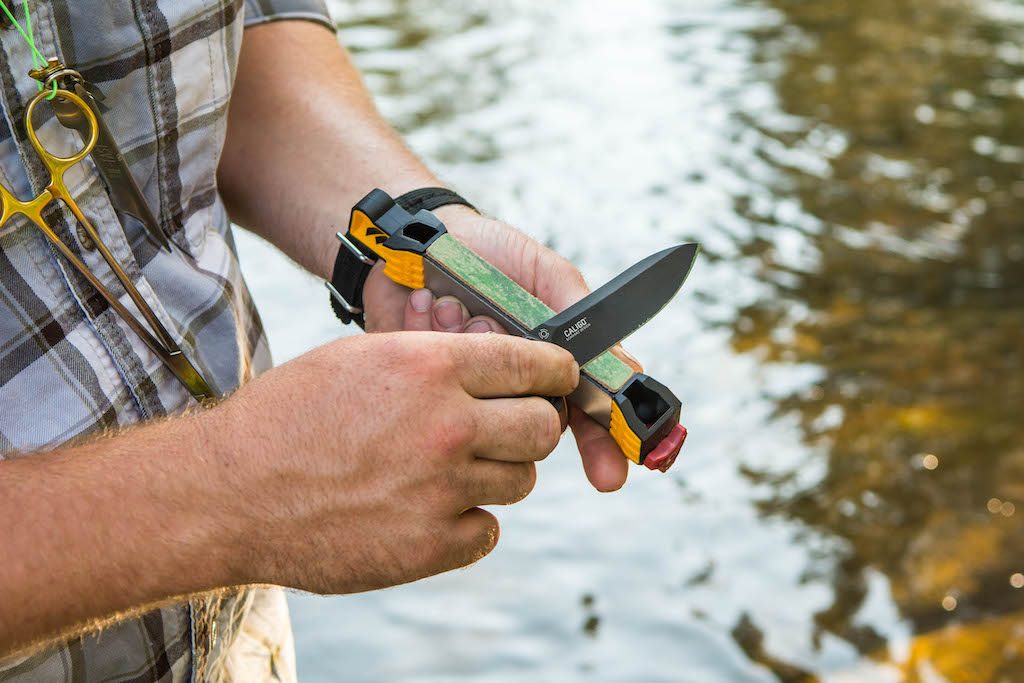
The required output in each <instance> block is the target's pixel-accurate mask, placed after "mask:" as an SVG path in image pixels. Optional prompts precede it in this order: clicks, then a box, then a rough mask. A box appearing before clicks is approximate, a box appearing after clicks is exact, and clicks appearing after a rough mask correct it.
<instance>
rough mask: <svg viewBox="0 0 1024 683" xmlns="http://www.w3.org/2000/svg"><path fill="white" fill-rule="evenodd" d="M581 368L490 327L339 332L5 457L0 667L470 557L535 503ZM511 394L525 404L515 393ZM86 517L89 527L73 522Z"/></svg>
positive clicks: (400, 577)
mask: <svg viewBox="0 0 1024 683" xmlns="http://www.w3.org/2000/svg"><path fill="white" fill-rule="evenodd" d="M578 381H579V368H578V367H577V366H576V363H575V362H574V361H573V359H572V357H571V356H570V355H569V354H568V353H566V352H565V351H563V350H561V349H559V348H557V347H555V346H552V345H550V344H541V343H539V342H531V341H527V340H525V339H515V338H512V337H508V336H500V335H449V334H435V333H429V332H425V333H402V334H380V335H366V336H362V337H358V338H352V339H343V340H341V341H338V342H334V343H332V344H328V345H327V346H323V347H320V348H319V349H316V350H314V351H311V352H310V353H307V354H305V355H303V356H301V357H299V358H296V359H295V360H293V361H292V362H290V363H287V364H285V365H282V366H281V367H279V368H275V369H273V370H270V371H269V372H267V373H265V374H264V375H262V376H261V377H259V378H258V379H256V380H254V381H253V382H251V383H249V384H247V385H246V386H245V387H243V388H241V389H239V390H238V391H237V392H236V393H235V394H234V395H232V396H231V397H230V398H228V399H226V400H225V401H224V402H223V403H221V404H220V405H218V406H216V407H214V408H211V409H209V410H203V411H198V412H194V413H191V414H187V415H183V416H179V417H174V418H170V419H166V420H155V421H153V422H151V423H150V424H147V425H144V426H141V427H137V428H133V429H129V430H126V431H125V432H123V433H117V434H111V435H107V436H105V437H103V438H99V439H93V440H90V441H87V442H85V443H82V444H79V445H75V446H70V447H67V448H63V449H58V450H55V451H50V452H47V453H36V454H33V455H32V456H31V457H27V458H13V459H11V460H0V516H2V517H3V518H4V519H16V520H17V522H18V523H17V524H9V525H7V526H6V527H5V529H4V531H3V534H2V535H0V541H2V543H0V548H2V549H3V552H4V555H3V562H0V658H3V657H5V656H6V655H8V654H11V653H14V652H18V651H20V650H24V649H26V648H31V647H32V646H33V645H36V644H39V643H41V642H43V641H46V640H50V639H55V638H60V637H68V636H69V635H71V634H73V633H76V632H78V631H79V630H80V629H82V628H83V627H87V626H88V627H95V626H96V625H98V624H100V623H102V622H103V620H105V619H109V618H112V617H114V616H115V615H118V614H120V615H122V616H123V615H124V614H126V613H141V611H142V610H146V609H152V607H153V606H154V605H158V604H161V603H164V602H167V601H171V600H174V599H175V598H174V596H180V595H188V594H191V593H197V592H202V591H208V590H211V589H215V588H221V587H224V586H235V585H240V584H249V583H275V584H280V585H284V586H293V587H296V588H301V589H305V590H311V591H316V592H320V593H351V592H355V591H362V590H369V589H373V588H381V587H384V586H391V585H396V584H400V583H405V582H407V581H413V580H415V579H418V578H422V577H424V576H429V575H431V574H437V573H439V572H443V571H446V570H449V569H453V568H455V567H460V566H463V565H466V564H469V563H471V562H474V561H476V560H478V559H480V558H481V557H483V556H484V555H486V554H487V553H488V552H490V550H491V549H492V548H493V547H494V545H495V543H496V542H497V540H498V523H497V521H495V519H494V517H493V516H492V515H491V514H490V513H488V512H484V511H483V510H481V509H480V508H479V507H477V506H480V505H505V504H509V503H514V502H516V501H518V500H520V499H522V498H523V497H524V496H526V495H527V494H528V493H529V492H530V490H531V489H532V487H533V484H534V480H535V471H534V461H536V460H541V459H542V458H544V457H545V456H546V455H547V454H548V453H550V452H551V450H552V449H553V448H554V447H555V444H557V443H558V440H559V437H560V436H561V432H562V428H561V424H560V421H559V417H558V413H557V411H556V410H555V409H554V408H553V407H552V406H551V404H550V403H549V402H548V401H546V400H544V399H543V398H538V396H564V395H566V394H568V393H569V392H571V391H572V390H573V388H574V387H575V386H576V383H577V382H578ZM509 397H520V398H509ZM82 520H88V522H89V523H88V524H83V523H82Z"/></svg>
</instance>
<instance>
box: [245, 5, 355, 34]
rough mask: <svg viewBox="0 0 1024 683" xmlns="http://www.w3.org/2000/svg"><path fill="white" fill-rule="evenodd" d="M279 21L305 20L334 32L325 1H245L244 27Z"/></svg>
mask: <svg viewBox="0 0 1024 683" xmlns="http://www.w3.org/2000/svg"><path fill="white" fill-rule="evenodd" d="M281 19H305V20H307V21H314V22H316V23H318V24H323V25H324V26H326V27H327V28H329V29H331V30H332V31H334V30H335V26H334V22H333V21H332V20H331V14H330V12H328V11H327V3H326V2H325V0H245V25H246V27H249V26H255V25H257V24H264V23H266V22H268V21H278V20H281Z"/></svg>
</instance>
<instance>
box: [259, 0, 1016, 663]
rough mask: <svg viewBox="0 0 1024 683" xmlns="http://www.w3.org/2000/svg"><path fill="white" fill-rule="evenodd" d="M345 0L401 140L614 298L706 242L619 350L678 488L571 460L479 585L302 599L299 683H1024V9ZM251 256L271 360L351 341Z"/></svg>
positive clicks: (668, 478)
mask: <svg viewBox="0 0 1024 683" xmlns="http://www.w3.org/2000/svg"><path fill="white" fill-rule="evenodd" d="M332 9H333V11H334V13H335V17H336V19H337V21H338V25H339V30H340V38H341V40H342V42H343V43H345V44H346V45H347V46H348V47H349V48H350V49H351V50H352V51H353V53H354V55H355V58H356V61H357V62H358V64H359V65H360V66H361V67H362V69H363V70H364V73H365V75H366V79H367V82H368V84H369V86H370V88H371V89H372V90H373V91H374V93H376V95H377V97H378V102H379V105H380V107H381V109H382V111H383V112H384V114H385V115H386V116H387V117H388V118H389V119H390V120H391V121H392V122H393V123H394V124H395V126H397V127H398V128H399V129H400V130H401V131H402V132H403V133H404V134H406V136H407V139H408V141H409V143H410V145H412V147H413V148H414V149H415V150H416V151H417V152H418V153H419V154H420V155H422V156H423V157H424V158H425V159H426V160H427V161H428V162H429V163H430V164H431V165H432V166H433V167H434V168H435V169H436V170H437V171H438V172H439V173H440V174H441V175H442V176H443V177H444V178H446V179H448V180H449V181H450V183H451V184H452V185H453V186H454V187H456V188H457V189H459V190H460V191H461V192H462V193H463V194H465V195H466V196H467V197H469V198H470V199H471V200H472V201H474V202H476V203H477V204H478V206H480V207H482V208H483V209H484V210H485V211H487V212H488V213H491V214H493V215H496V216H499V217H502V218H504V219H507V220H509V221H511V222H513V223H514V224H516V225H518V226H520V227H521V228H522V229H524V230H526V231H527V232H529V233H530V234H532V235H534V236H536V237H537V238H538V239H540V240H542V241H544V242H546V243H548V244H550V245H552V246H553V247H555V248H556V249H558V250H559V251H561V252H562V253H563V254H565V255H566V256H568V257H569V258H571V259H572V260H574V261H575V262H576V263H577V264H578V265H579V266H580V268H581V269H582V270H583V271H584V273H585V274H586V275H587V277H588V279H589V280H590V281H591V284H592V285H596V284H600V283H601V282H603V281H604V280H605V279H607V278H609V277H610V276H612V275H614V274H615V273H617V272H619V271H620V270H622V269H623V268H625V267H627V266H628V265H630V264H631V263H633V262H634V261H636V260H638V259H639V258H641V257H643V256H645V255H647V254H648V253H650V252H653V251H655V250H656V249H659V248H662V247H665V246H668V245H671V244H673V243H677V242H680V241H690V240H694V241H699V242H700V243H701V244H702V246H703V256H702V258H701V259H700V260H699V261H698V263H697V265H696V266H695V268H694V270H693V272H692V274H691V276H690V280H689V282H688V283H687V284H686V286H685V288H684V290H683V292H682V293H681V295H680V296H679V297H677V298H676V300H675V301H673V302H672V303H671V304H670V305H669V307H668V308H666V309H665V311H664V312H663V313H662V314H661V315H660V316H659V317H658V318H656V319H655V321H654V322H652V323H651V324H650V325H649V326H648V327H646V328H645V329H643V330H642V331H640V332H639V333H637V334H636V335H635V336H634V337H633V338H632V339H631V341H630V343H629V344H628V346H629V348H630V349H631V351H633V352H634V353H635V354H636V355H637V356H639V357H640V358H641V359H643V361H644V362H645V363H646V365H647V367H648V369H649V371H650V372H651V374H653V375H654V376H656V377H658V378H659V379H660V380H661V381H662V382H664V383H665V384H667V385H669V386H671V387H673V388H674V389H675V391H676V392H677V393H678V394H679V396H680V397H681V398H682V400H683V403H684V412H683V417H684V423H685V424H686V425H687V426H688V427H689V430H690V437H689V440H688V442H687V444H686V447H685V449H684V452H683V455H682V456H681V458H680V461H679V463H678V464H677V465H676V466H675V468H674V469H673V470H672V471H671V472H670V473H669V474H667V475H660V474H658V473H652V472H649V471H647V470H645V469H642V468H633V470H632V472H631V480H630V482H629V483H628V484H627V486H626V488H625V489H623V490H622V491H621V492H619V493H617V494H613V495H599V494H597V493H594V492H593V491H592V490H590V488H589V486H588V485H587V484H586V481H585V479H584V476H583V474H582V470H581V467H580V464H579V458H578V456H577V455H576V451H575V448H574V447H573V444H572V442H571V439H566V440H564V441H563V444H562V445H561V447H560V448H559V450H558V451H557V452H556V453H555V454H554V455H553V456H552V457H551V458H549V459H548V460H547V461H546V462H544V463H543V464H542V465H541V467H540V470H539V475H540V476H539V483H538V486H537V489H536V491H535V493H534V494H533V495H532V496H531V497H530V498H529V499H528V500H527V501H526V502H524V503H523V504H520V505H518V506H515V507H513V508H510V509H507V510H500V511H499V516H500V518H501V521H502V542H501V544H500V545H499V547H498V548H497V550H496V551H495V552H494V553H493V554H492V555H491V556H489V557H488V558H486V559H485V560H484V561H482V562H480V563H479V564H478V565H476V566H474V567H472V568H470V569H468V570H464V571H460V572H456V573H453V574H449V575H445V576H441V577H437V578H435V579H431V580H427V581H423V582H420V583H417V584H414V585H411V586H405V587H401V588H396V589H391V590H387V591H382V592H377V593H371V594H367V595H358V596H350V597H340V598H320V597H315V596H303V595H293V596H291V606H292V610H293V620H294V624H295V631H296V637H297V643H298V656H299V673H300V676H301V678H302V680H303V681H314V682H316V681H342V680H343V681H357V682H368V683H384V682H389V683H390V682H394V681H403V682H404V681H412V682H415V683H428V682H449V681H455V682H458V681H474V682H481V683H486V682H506V681H507V682H513V681H515V682H519V681H540V682H557V683H563V682H569V683H571V682H575V681H602V682H604V681H607V682H612V681H615V682H619V681H621V682H631V683H656V682H659V681H672V682H677V681H701V682H715V681H765V682H771V681H785V682H787V683H788V682H795V681H814V680H820V681H872V682H873V681H882V682H884V681H912V682H918V681H920V682H922V683H932V682H940V681H955V682H961V681H964V682H971V683H973V682H978V683H982V682H1004V681H1006V682H1008V681H1024V574H1022V572H1024V523H1022V521H1024V416H1022V412H1024V411H1022V403H1024V368H1022V362H1024V355H1022V337H1024V224H1022V215H1021V208H1022V206H1024V175H1022V173H1021V169H1022V163H1024V49H1022V45H1024V3H1021V2H1012V1H1009V0H896V1H893V0H814V1H813V2H811V1H802V0H760V1H754V0H749V1H748V0H633V1H631V2H611V1H597V0H589V1H585V0H559V1H558V2H544V3H540V2H525V1H523V0H335V1H334V2H333V5H332ZM338 163H339V164H343V163H344V160H342V159H339V160H338ZM240 249H241V250H242V252H243V256H242V258H243V263H244V265H245V266H246V272H247V276H248V279H249V282H250V284H251V285H252V288H253V290H254V295H255V297H256V301H257V304H258V305H259V307H260V310H261V311H262V313H263V316H264V320H265V323H266V325H267V329H268V333H269V336H270V341H271V347H272V349H273V352H274V355H275V359H276V360H277V362H282V361H285V360H287V359H289V358H291V357H294V356H296V355H298V354H300V353H302V352H303V351H305V350H307V349H309V348H311V347H313V346H316V345H318V344H321V343H324V342H326V341H328V340H331V339H334V338H336V337H338V336H339V335H343V334H350V333H351V331H348V330H344V329H342V328H340V326H339V325H338V324H337V322H336V321H335V320H334V319H333V318H332V317H331V314H330V312H329V310H328V307H327V305H326V304H327V295H326V292H325V291H324V288H323V286H322V284H321V283H319V282H316V281H314V280H313V279H312V278H310V277H308V276H305V275H303V274H301V273H300V272H299V271H298V270H297V269H296V268H295V267H294V266H293V265H292V264H290V263H288V262H287V261H286V260H285V259H284V258H283V257H281V256H280V255H279V254H277V253H276V252H274V251H273V250H272V249H270V248H269V247H267V246H266V245H265V244H264V243H261V242H260V241H259V240H258V239H256V238H254V237H252V236H251V235H247V234H242V235H241V236H240ZM1018 506H1020V507H1021V509H1020V510H1018V509H1017V507H1018ZM1018 512H1019V513H1020V514H1018Z"/></svg>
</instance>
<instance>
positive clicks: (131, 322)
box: [0, 89, 214, 401]
mask: <svg viewBox="0 0 1024 683" xmlns="http://www.w3.org/2000/svg"><path fill="white" fill-rule="evenodd" d="M51 93H52V91H51V90H49V89H44V90H42V91H41V92H39V93H37V94H36V95H35V97H33V98H32V100H31V101H30V102H29V104H28V108H27V109H26V111H25V130H26V131H27V132H28V137H29V141H30V142H31V143H32V147H33V148H34V149H35V151H36V155H37V156H38V157H39V158H40V159H41V160H42V162H43V164H45V166H46V167H47V168H48V169H49V171H50V182H49V184H48V185H47V186H46V188H45V189H44V190H43V191H42V192H40V193H39V194H38V195H37V196H36V197H34V198H32V199H30V200H29V201H27V202H23V201H21V200H19V199H18V198H17V197H15V196H14V195H13V194H12V193H11V191H10V190H9V189H8V188H6V187H4V186H3V184H2V183H0V202H2V206H3V212H2V214H0V227H2V226H3V225H5V224H6V223H7V221H8V220H10V219H11V218H12V217H14V216H17V215H18V214H21V215H23V216H25V217H26V218H28V219H29V220H30V221H32V223H34V224H35V226H36V227H37V228H39V229H40V230H41V231H42V233H43V234H44V235H45V236H46V239H48V240H49V241H50V243H51V244H52V245H53V246H54V247H56V249H57V251H59V252H60V253H61V255H62V256H63V257H64V258H65V259H67V260H68V262H69V263H71V265H72V266H74V268H75V270H77V271H78V272H79V273H81V274H82V276H83V277H85V278H86V279H87V280H88V281H89V283H90V284H92V286H93V287H94V288H95V289H96V291H97V292H99V294H100V295H101V296H102V297H103V298H104V299H106V301H107V303H108V304H110V306H111V308H113V309H114V311H115V312H117V314H118V315H119V316H121V319H122V320H124V321H125V323H126V324H127V325H128V326H129V327H131V328H132V330H133V331H134V332H135V333H136V334H137V335H139V337H140V338H141V339H142V341H143V342H144V343H145V344H146V346H148V347H149V348H150V349H151V350H152V351H153V353H155V354H156V355H157V356H159V357H160V360H161V361H163V363H164V365H166V366H167V368H168V369H169V370H170V371H171V372H172V373H173V374H174V376H175V377H177V378H178V380H179V381H180V382H181V383H182V384H183V385H185V388H187V389H188V390H189V392H190V393H191V394H192V396H194V397H195V398H196V399H197V400H199V401H206V400H210V399H213V398H214V394H213V392H212V390H211V389H210V386H209V384H207V382H206V380H205V379H203V377H202V375H200V374H199V371H198V370H196V368H195V366H194V365H193V364H192V362H191V361H189V359H188V358H187V357H186V356H185V354H184V353H183V352H182V350H181V348H180V347H179V346H178V344H177V342H175V341H174V338H173V337H172V336H171V334H170V333H169V332H168V331H167V328H165V327H164V325H163V324H162V323H161V322H160V320H159V319H158V318H157V317H156V314H155V313H154V312H153V309H152V308H150V306H149V304H147V303H146V300H145V299H143V298H142V294H140V293H139V290H138V289H137V288H136V287H135V284H134V283H133V282H132V280H131V278H130V277H129V276H128V273H126V272H125V270H124V268H122V267H121V264H120V263H118V261H117V259H116V258H114V255H113V254H112V253H110V249H108V248H107V245H106V244H104V242H103V240H102V239H100V236H99V233H97V232H96V229H95V228H94V227H93V225H92V223H91V222H90V221H89V219H88V218H86V217H85V214H83V213H82V210H81V208H80V207H79V206H78V204H77V203H76V202H75V200H74V197H72V196H71V193H70V192H69V191H68V188H67V185H66V184H65V182H64V174H65V173H66V172H67V170H68V169H69V168H71V167H72V166H74V165H75V164H77V163H79V162H80V161H82V160H83V159H85V158H86V157H87V156H89V154H90V153H91V152H92V150H93V148H94V147H95V146H96V142H97V140H98V139H99V134H100V133H99V130H100V129H99V123H98V121H97V119H96V115H95V114H94V113H93V111H92V109H91V108H90V107H89V106H88V105H87V104H86V102H85V100H83V99H82V98H81V97H79V96H78V95H76V94H75V93H73V92H70V91H68V90H64V89H58V90H57V91H56V95H55V97H56V98H60V99H62V100H63V101H64V102H70V103H72V104H73V105H74V106H76V107H77V108H78V109H79V110H80V111H81V112H82V115H83V116H84V117H85V121H86V122H87V123H88V126H89V134H88V139H87V140H86V141H85V145H84V146H83V147H82V149H80V150H79V151H78V152H77V153H75V154H74V155H72V156H69V157H60V156H57V155H55V154H52V153H50V152H49V151H47V149H46V148H45V147H44V146H43V144H42V142H40V140H39V136H38V135H37V132H36V128H35V124H34V123H33V113H34V112H35V110H36V106H37V105H38V104H39V103H40V102H41V101H43V100H44V99H46V98H48V97H51ZM83 130H84V128H83ZM56 200H59V201H61V202H63V203H64V204H65V205H66V206H67V207H68V208H69V209H71V213H72V214H74V216H75V218H76V219H77V220H78V223H79V224H80V225H81V226H82V228H83V229H84V230H85V232H86V234H87V235H88V236H89V238H90V239H91V240H92V241H93V243H94V244H95V245H96V249H97V251H99V252H100V254H101V255H102V256H103V260H104V261H106V262H107V265H108V266H109V267H110V269H111V270H112V271H113V272H114V275H116V276H117V279H118V280H119V281H120V283H121V286H122V287H124V289H125V291H126V292H127V293H128V296H129V297H130V298H131V300H132V301H133V302H134V303H135V305H136V306H137V307H138V309H139V311H140V312H141V313H142V316H143V318H145V321H146V323H147V324H148V326H149V327H148V328H147V327H146V325H144V324H143V323H142V321H140V320H139V319H138V318H136V317H135V315H133V314H132V313H131V311H129V310H128V309H127V308H126V307H125V305H124V304H122V303H121V301H120V300H119V299H118V297H117V296H116V295H114V294H113V293H112V292H111V291H110V290H109V289H107V288H106V287H105V286H104V285H103V283H102V282H101V281H100V279H99V278H98V277H96V276H95V275H94V274H93V273H92V271H91V270H89V267H88V266H87V265H85V263H83V262H82V260H81V259H79V258H78V257H77V256H76V255H75V253H74V252H73V251H71V248H70V247H68V245H66V244H65V243H64V242H63V241H62V240H61V239H60V238H59V237H58V236H57V233H55V232H54V231H53V228H51V227H50V226H49V225H48V224H47V222H46V220H45V219H44V218H43V211H44V210H45V209H46V207H48V206H49V205H50V204H51V203H53V202H54V201H56Z"/></svg>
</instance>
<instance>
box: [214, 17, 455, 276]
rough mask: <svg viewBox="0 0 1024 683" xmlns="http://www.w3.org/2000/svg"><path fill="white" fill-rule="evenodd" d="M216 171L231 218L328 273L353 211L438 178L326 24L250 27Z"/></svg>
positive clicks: (313, 268)
mask: <svg viewBox="0 0 1024 683" xmlns="http://www.w3.org/2000/svg"><path fill="white" fill-rule="evenodd" d="M228 121H229V124H228V136H227V143H226V145H225V148H224V153H223V156H222V158H221V163H220V168H219V170H218V181H219V184H220V188H221V192H222V194H223V196H224V198H225V200H226V202H227V205H228V210H229V211H230V213H231V217H232V219H233V220H234V221H235V222H237V223H239V224H240V225H242V226H244V227H247V228H250V229H251V230H254V231H255V232H257V233H259V234H261V235H263V236H264V237H266V238H267V239H269V240H270V241H272V242H274V243H275V244H276V245H277V246H278V247H279V248H280V249H282V250H283V251H284V252H285V253H287V254H288V255H289V256H290V257H292V258H293V259H295V260H296V261H298V262H299V263H300V264H301V265H302V266H303V267H305V268H306V269H307V270H309V271H310V272H312V273H314V274H316V275H319V276H321V277H327V276H329V275H330V268H331V267H332V265H333V261H334V255H335V253H336V251H337V241H336V240H334V238H333V235H334V232H335V231H336V230H337V229H338V228H342V227H344V223H345V221H347V219H348V213H349V210H350V209H351V207H352V205H353V204H355V203H356V202H357V201H358V200H359V199H360V198H362V196H363V195H365V194H366V193H367V192H368V191H369V190H371V189H373V188H374V187H380V188H382V189H384V190H386V191H388V192H389V193H391V194H400V193H402V192H406V191H408V190H412V189H415V188H417V187H423V186H426V185H431V184H436V183H437V182H438V181H437V179H436V178H435V177H434V175H433V174H432V173H431V172H430V171H429V170H428V169H427V168H426V167H425V166H424V165H423V164H422V163H421V162H420V161H419V160H418V159H417V158H416V156H415V155H414V154H412V152H410V151H409V149H408V148H407V147H406V146H405V144H404V143H403V142H402V140H401V138H399V137H398V135H397V134H396V133H395V132H394V131H393V130H392V129H391V127H390V126H389V125H388V124H387V122H385V121H384V120H383V118H381V116H380V114H379V113H378V112H377V110H376V108H375V106H374V104H373V100H372V99H371V97H370V95H369V93H368V92H367V91H366V88H365V87H364V86H363V83H362V80H361V78H360V76H359V73H358V71H356V69H355V67H354V66H353V65H352V63H351V62H350V60H349V58H348V55H347V54H346V53H345V51H344V50H343V49H342V48H341V47H340V46H339V45H338V42H337V40H336V38H335V36H334V35H333V34H331V33H330V32H329V31H327V30H325V29H324V28H323V27H322V26H318V25H316V24H313V23H310V22H304V21H281V22H273V23H270V24H265V25H261V26H256V27H253V28H250V29H247V30H246V33H245V39H244V41H243V44H242V52H241V57H240V61H239V67H238V77H237V80H236V83H235V91H234V94H233V96H232V103H231V112H230V115H229V119H228Z"/></svg>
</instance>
